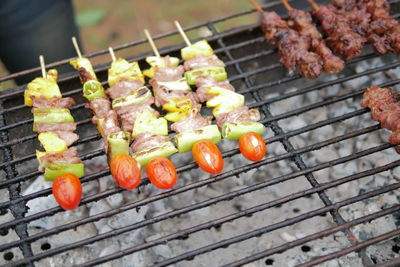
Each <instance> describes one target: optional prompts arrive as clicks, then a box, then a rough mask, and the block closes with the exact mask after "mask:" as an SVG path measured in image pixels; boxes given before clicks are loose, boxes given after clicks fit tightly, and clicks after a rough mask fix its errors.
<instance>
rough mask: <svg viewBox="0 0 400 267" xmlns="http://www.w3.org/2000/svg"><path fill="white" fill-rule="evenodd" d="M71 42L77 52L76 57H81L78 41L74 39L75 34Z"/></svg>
mask: <svg viewBox="0 0 400 267" xmlns="http://www.w3.org/2000/svg"><path fill="white" fill-rule="evenodd" d="M72 43H73V44H74V47H75V51H76V53H77V54H78V57H79V58H82V53H81V49H80V48H79V45H78V41H77V40H76V37H75V36H73V37H72Z"/></svg>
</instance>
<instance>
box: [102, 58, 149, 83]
mask: <svg viewBox="0 0 400 267" xmlns="http://www.w3.org/2000/svg"><path fill="white" fill-rule="evenodd" d="M121 80H140V81H142V82H143V83H144V76H143V74H142V71H141V70H140V67H139V64H138V63H137V62H136V61H134V62H131V63H129V62H128V61H127V60H125V59H123V58H117V59H116V60H114V61H113V62H112V64H111V68H109V69H108V84H109V85H110V87H111V86H113V85H115V84H117V83H118V82H119V81H121Z"/></svg>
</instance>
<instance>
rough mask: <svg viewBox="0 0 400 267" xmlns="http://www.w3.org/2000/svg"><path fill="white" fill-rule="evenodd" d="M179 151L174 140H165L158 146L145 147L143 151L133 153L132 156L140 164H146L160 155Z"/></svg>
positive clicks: (166, 155) (165, 155)
mask: <svg viewBox="0 0 400 267" xmlns="http://www.w3.org/2000/svg"><path fill="white" fill-rule="evenodd" d="M176 152H178V150H177V149H176V147H175V146H174V144H172V142H165V143H162V144H160V145H159V146H156V147H150V148H147V149H143V150H141V151H138V152H135V153H133V154H132V157H133V158H135V159H136V160H137V161H138V162H139V164H140V166H142V167H144V166H146V165H147V164H148V163H149V162H150V161H151V160H152V159H155V158H159V157H168V156H170V155H172V154H175V153H176Z"/></svg>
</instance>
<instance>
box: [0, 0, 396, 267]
mask: <svg viewBox="0 0 400 267" xmlns="http://www.w3.org/2000/svg"><path fill="white" fill-rule="evenodd" d="M278 4H279V3H278ZM396 17H398V14H397V15H396ZM210 23H211V22H208V23H207V24H210ZM238 32H239V31H238ZM218 36H219V37H216V35H213V36H211V37H210V40H211V38H214V39H213V40H217V41H222V40H221V39H220V38H221V36H229V34H222V35H218ZM256 39H259V38H256ZM253 40H254V39H253ZM177 47H179V46H177ZM180 47H182V46H180ZM221 51H223V50H222V49H221ZM223 52H225V51H223ZM372 57H373V55H372ZM244 61H245V60H243V61H240V62H244ZM276 65H277V66H276V68H278V67H279V66H278V65H279V64H276ZM274 68H275V66H274ZM267 70H270V69H263V70H262V71H255V72H253V73H251V72H248V73H243V75H238V77H237V79H242V80H243V79H247V78H248V77H249V76H252V75H257V74H260V73H261V72H263V71H264V72H265V71H267ZM361 76H362V75H360V76H359V77H361ZM344 78H346V77H344ZM296 79H298V77H289V78H287V79H286V78H285V79H283V80H280V81H278V82H272V83H270V84H269V87H272V86H274V85H277V84H280V83H285V82H289V81H293V80H296ZM335 83H339V82H334V83H333V84H335ZM391 83H392V82H387V83H386V84H388V85H390V84H391ZM397 83H398V81H396V82H395V83H393V85H394V84H397ZM256 87H257V86H252V87H250V88H248V89H245V90H244V91H248V93H252V95H254V94H253V92H255V93H256V94H258V90H259V89H265V88H267V87H263V86H261V87H259V89H254V88H256ZM251 88H253V89H251ZM321 88H322V87H321ZM249 89H250V90H249ZM303 89H306V88H303ZM303 89H301V90H303ZM77 90H79V91H80V89H77ZM301 90H297V91H301ZM314 90H317V88H315V89H314ZM297 91H296V92H297ZM20 92H22V91H20ZM296 92H295V93H296ZM292 93H293V92H291V93H288V94H287V95H289V94H292ZM299 94H300V93H299ZM3 96H4V95H1V94H0V99H4V98H3ZM286 98H287V97H286ZM282 99H284V98H282ZM268 100H269V101H270V102H269V101H266V102H265V103H263V104H260V105H262V107H263V106H265V105H267V104H268V102H269V103H273V102H276V101H278V100H276V101H273V100H272V99H268ZM256 101H257V100H256ZM336 102H338V101H335V102H333V103H336ZM252 105H253V104H252ZM255 106H258V105H257V104H256V105H255ZM78 108H81V107H78ZM304 112H306V111H304ZM358 112H359V114H358V115H361V114H363V113H365V112H366V109H361V110H357V111H355V113H354V114H353V115H354V116H357V114H356V113H358ZM280 115H281V114H280ZM345 115H347V114H345ZM288 117H290V116H288ZM269 120H270V119H269V118H268V117H267V118H266V119H264V120H263V122H264V123H268V122H269ZM324 122H325V121H324ZM269 124H270V123H269ZM317 124H318V123H317ZM314 125H316V124H314ZM321 125H322V124H321ZM0 126H2V125H0ZM311 126H313V125H311ZM307 127H308V126H307ZM320 127H322V126H320ZM373 127H374V130H377V129H378V128H379V127H378V126H373ZM304 128H305V127H304ZM0 129H1V127H0ZM301 129H303V128H301ZM4 132H6V133H7V131H6V130H4ZM294 132H297V134H300V133H301V131H298V129H296V130H295V131H291V132H284V133H283V134H281V135H279V134H278V135H275V136H274V137H272V138H271V139H273V138H276V137H278V136H282V138H283V139H281V141H282V140H284V139H289V137H290V133H294ZM2 133H3V132H2ZM295 135H296V134H295ZM295 135H292V136H295ZM93 138H95V136H93ZM277 140H278V139H277ZM2 141H3V140H2ZM7 142H8V141H7ZM2 144H3V143H0V148H2V150H3V151H4V150H5V149H4V148H6V147H4V148H3V147H1V145H2ZM386 145H387V144H386ZM388 147H390V145H388ZM383 149H385V148H383V147H382V150H383ZM377 151H380V150H377ZM295 152H297V151H295ZM236 153H237V150H231V151H227V152H225V153H224V155H225V156H230V155H234V154H236ZM102 154H103V153H102V151H101V150H97V151H94V152H92V153H89V154H88V155H87V159H90V158H93V157H95V156H100V155H102ZM294 155H299V154H296V153H295V154H293V155H292V157H293V156H294ZM14 165H15V164H11V166H9V167H11V168H14ZM396 166H397V165H396ZM4 167H8V166H4ZM4 167H3V168H4ZM245 167H246V166H245ZM192 168H194V165H193V163H192V164H189V165H186V166H182V167H181V168H180V171H185V170H189V169H192ZM107 174H108V171H103V172H100V173H96V174H94V175H91V176H90V177H85V178H84V179H85V181H90V180H94V179H96V178H101V177H102V176H104V175H107ZM36 175H37V174H36ZM21 177H24V178H22V179H21ZM16 178H17V179H18V181H23V180H24V179H25V178H26V179H27V178H29V176H25V175H24V176H19V177H16ZM30 178H32V177H30ZM86 178H87V179H86ZM147 182H148V181H145V182H144V183H143V184H142V185H144V184H147ZM0 188H1V187H0ZM110 191H113V190H108V191H106V192H102V193H100V194H98V195H95V196H90V197H89V198H88V199H89V200H90V199H92V201H95V200H98V199H101V198H104V197H106V196H108V195H110V194H109V193H110ZM114 191H117V192H121V191H123V190H114ZM114 191H113V193H116V192H114ZM42 193H43V191H42ZM39 195H40V194H39ZM39 195H37V196H39ZM47 195H48V194H47ZM33 198H35V197H33ZM28 200H29V199H28ZM28 200H25V199H24V200H17V201H16V202H13V204H14V203H19V202H20V203H22V202H23V205H24V206H25V204H26V202H27V201H28ZM21 201H22V202H21ZM5 203H7V202H5ZM86 203H87V202H86ZM2 204H3V203H2ZM0 207H1V206H0ZM25 207H26V206H25ZM55 213H57V212H55ZM55 213H54V214H55ZM35 215H36V214H35ZM22 224H25V223H22ZM25 226H26V224H25ZM29 243H30V242H29ZM29 263H31V262H29ZM32 265H33V263H32Z"/></svg>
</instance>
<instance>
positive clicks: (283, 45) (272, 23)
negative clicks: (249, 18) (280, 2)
mask: <svg viewBox="0 0 400 267" xmlns="http://www.w3.org/2000/svg"><path fill="white" fill-rule="evenodd" d="M249 2H250V3H251V4H252V5H253V6H254V7H255V8H256V10H257V11H258V12H260V14H261V15H262V23H261V28H262V30H263V31H264V32H265V38H266V39H267V41H269V42H270V43H271V44H272V45H274V46H275V47H276V48H278V51H279V55H280V62H281V63H282V64H283V65H284V66H285V67H286V68H287V69H288V70H289V74H292V73H293V72H295V71H298V72H299V73H300V74H301V75H302V76H303V77H305V78H307V79H315V78H317V77H318V76H319V75H320V74H321V72H322V70H323V62H322V60H321V57H320V56H319V55H318V54H316V53H314V52H312V51H309V48H310V45H309V41H308V38H306V37H304V36H302V35H301V34H300V33H299V32H297V31H296V30H293V29H290V27H289V25H288V23H287V22H286V21H284V20H283V19H282V18H281V17H280V16H279V15H278V14H277V13H276V12H274V11H272V12H267V11H264V10H263V9H262V8H261V7H259V6H258V4H257V3H256V2H255V1H254V0H249Z"/></svg>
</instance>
